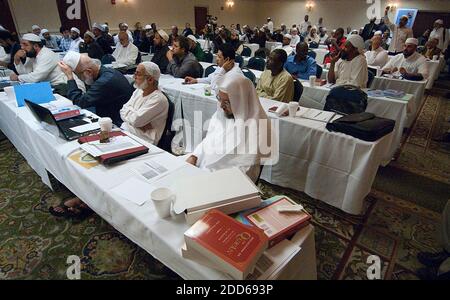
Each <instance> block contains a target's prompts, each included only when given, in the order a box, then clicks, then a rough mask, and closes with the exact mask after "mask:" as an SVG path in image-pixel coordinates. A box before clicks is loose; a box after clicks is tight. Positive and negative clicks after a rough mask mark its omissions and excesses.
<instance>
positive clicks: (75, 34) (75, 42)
mask: <svg viewBox="0 0 450 300" xmlns="http://www.w3.org/2000/svg"><path fill="white" fill-rule="evenodd" d="M80 34H81V32H80V29H78V28H76V27H72V29H70V37H71V38H72V43H70V48H69V51H75V52H80V44H81V43H82V42H83V39H82V38H81V37H80Z"/></svg>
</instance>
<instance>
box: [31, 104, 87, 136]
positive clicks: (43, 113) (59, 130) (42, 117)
mask: <svg viewBox="0 0 450 300" xmlns="http://www.w3.org/2000/svg"><path fill="white" fill-rule="evenodd" d="M25 105H26V106H27V107H28V108H29V109H30V111H31V113H32V114H33V115H34V117H35V118H36V119H37V120H38V121H39V122H43V123H45V125H46V126H45V127H47V128H46V129H47V130H48V131H50V132H52V133H53V134H55V135H58V134H59V136H60V137H62V138H63V139H66V140H68V141H74V140H77V139H79V138H80V137H83V136H86V135H89V134H91V133H93V132H87V133H83V134H80V133H77V132H75V131H72V130H71V128H74V127H77V126H82V125H86V124H88V122H86V121H84V120H83V119H82V117H77V118H72V119H67V120H62V121H56V119H55V117H54V116H53V114H52V112H51V111H50V110H48V109H47V108H45V107H43V106H41V105H39V104H36V103H33V102H31V101H29V100H25Z"/></svg>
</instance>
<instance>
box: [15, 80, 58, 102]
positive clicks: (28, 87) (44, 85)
mask: <svg viewBox="0 0 450 300" xmlns="http://www.w3.org/2000/svg"><path fill="white" fill-rule="evenodd" d="M14 91H15V93H16V100H17V105H18V106H19V107H24V106H25V99H26V100H29V101H31V102H33V103H36V104H45V103H49V102H51V101H54V100H55V99H56V98H55V96H54V95H53V91H52V87H51V86H50V82H40V83H32V84H22V85H16V86H14Z"/></svg>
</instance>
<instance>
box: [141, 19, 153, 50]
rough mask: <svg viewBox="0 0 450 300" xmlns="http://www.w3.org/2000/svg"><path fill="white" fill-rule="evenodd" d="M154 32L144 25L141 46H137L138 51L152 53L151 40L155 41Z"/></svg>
mask: <svg viewBox="0 0 450 300" xmlns="http://www.w3.org/2000/svg"><path fill="white" fill-rule="evenodd" d="M155 33H156V31H153V28H152V26H151V25H145V27H144V31H143V32H142V37H141V40H142V41H141V44H140V45H139V46H138V48H139V51H141V52H145V53H150V51H152V47H153V46H154V45H153V40H154V39H155Z"/></svg>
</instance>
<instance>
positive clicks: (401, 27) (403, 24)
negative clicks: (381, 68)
mask: <svg viewBox="0 0 450 300" xmlns="http://www.w3.org/2000/svg"><path fill="white" fill-rule="evenodd" d="M384 14H385V16H384V23H385V24H386V25H387V26H388V27H389V30H390V31H391V32H392V41H391V43H390V46H389V53H390V54H392V55H395V54H398V53H401V52H402V51H403V49H404V48H405V42H406V40H407V39H409V38H412V37H414V33H413V30H412V29H411V28H408V27H407V24H408V21H409V18H408V16H402V17H401V18H400V23H399V24H398V25H396V24H394V23H391V21H390V20H389V7H387V8H386V11H385V13H384Z"/></svg>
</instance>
